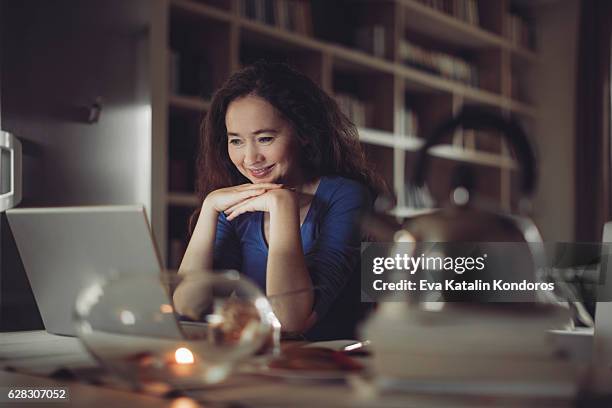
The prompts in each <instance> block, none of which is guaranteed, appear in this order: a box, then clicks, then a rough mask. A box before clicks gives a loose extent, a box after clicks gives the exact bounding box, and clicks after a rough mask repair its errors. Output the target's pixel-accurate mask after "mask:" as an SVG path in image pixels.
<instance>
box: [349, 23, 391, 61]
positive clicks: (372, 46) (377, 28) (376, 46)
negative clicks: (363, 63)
mask: <svg viewBox="0 0 612 408" xmlns="http://www.w3.org/2000/svg"><path fill="white" fill-rule="evenodd" d="M354 38H355V40H354V41H355V43H354V45H355V47H357V48H358V49H360V50H361V51H365V52H367V53H368V54H372V55H374V56H375V57H379V58H384V57H385V48H386V47H385V27H384V26H383V25H380V24H375V25H369V26H363V27H359V28H357V30H356V31H355V37H354Z"/></svg>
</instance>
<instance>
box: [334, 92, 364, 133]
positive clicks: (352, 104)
mask: <svg viewBox="0 0 612 408" xmlns="http://www.w3.org/2000/svg"><path fill="white" fill-rule="evenodd" d="M336 102H338V105H339V106H340V110H341V111H342V113H344V114H345V115H346V116H347V117H348V118H349V119H350V121H351V122H353V124H355V126H360V127H365V126H366V123H367V119H366V116H367V110H368V106H367V104H366V103H365V102H364V101H362V100H360V99H358V98H356V97H355V96H353V95H349V94H345V93H337V94H336Z"/></svg>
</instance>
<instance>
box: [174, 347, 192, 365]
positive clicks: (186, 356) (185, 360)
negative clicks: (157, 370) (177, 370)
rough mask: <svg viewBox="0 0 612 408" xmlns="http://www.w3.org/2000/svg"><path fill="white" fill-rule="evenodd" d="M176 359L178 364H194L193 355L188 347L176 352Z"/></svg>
mask: <svg viewBox="0 0 612 408" xmlns="http://www.w3.org/2000/svg"><path fill="white" fill-rule="evenodd" d="M174 359H175V360H176V362H177V363H178V364H193V362H194V358H193V353H192V352H191V350H189V349H188V348H186V347H180V348H178V349H176V351H175V352H174Z"/></svg>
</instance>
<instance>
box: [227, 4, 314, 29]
mask: <svg viewBox="0 0 612 408" xmlns="http://www.w3.org/2000/svg"><path fill="white" fill-rule="evenodd" d="M238 14H240V16H242V17H245V18H248V19H251V20H255V21H258V22H260V23H264V24H268V25H272V26H275V27H279V28H282V29H285V30H288V31H294V32H296V33H299V34H303V35H309V36H311V35H312V15H311V14H312V13H311V10H310V2H309V1H306V0H238Z"/></svg>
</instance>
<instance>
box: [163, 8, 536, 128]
mask: <svg viewBox="0 0 612 408" xmlns="http://www.w3.org/2000/svg"><path fill="white" fill-rule="evenodd" d="M402 2H403V3H406V4H408V3H410V4H409V6H418V7H419V8H424V9H427V12H428V13H430V12H433V13H435V14H436V15H437V14H440V16H437V18H444V19H449V20H452V22H453V24H459V25H461V26H467V27H468V28H470V29H473V30H476V31H479V32H480V31H482V32H483V33H485V34H484V35H489V36H493V37H496V36H495V34H492V33H488V32H487V31H485V30H483V29H480V28H477V27H473V26H471V25H470V24H467V23H464V22H462V21H460V20H457V19H456V18H454V17H452V16H448V15H446V14H444V13H441V12H438V11H436V10H433V9H430V8H429V7H426V6H423V5H421V4H419V3H416V2H414V1H411V0H402ZM171 4H172V6H174V7H177V8H180V9H182V10H185V11H191V12H193V13H196V14H199V15H202V16H205V17H208V18H217V19H220V20H222V21H230V22H233V23H235V24H236V25H238V27H240V28H241V29H243V30H247V31H252V32H256V33H258V34H259V35H266V36H269V39H270V40H271V41H272V40H275V41H276V42H279V41H280V42H282V43H284V44H285V47H287V46H292V47H293V48H292V49H293V51H295V50H296V49H295V47H297V48H298V49H300V48H301V49H304V50H310V51H318V52H321V53H323V54H327V55H331V56H332V58H333V59H334V60H335V61H336V63H337V64H339V65H340V66H342V65H349V66H350V65H354V64H357V65H358V66H362V67H363V68H368V69H370V70H373V71H376V72H381V73H389V74H393V75H397V76H399V77H401V78H404V79H405V80H406V81H407V82H408V83H409V84H410V86H412V87H416V88H418V89H420V90H431V91H444V92H450V93H456V94H458V95H461V96H465V97H467V98H469V99H471V100H473V101H474V102H479V103H482V104H486V105H491V106H494V107H498V108H501V109H507V110H510V111H513V112H516V113H520V114H524V115H528V116H535V114H536V113H535V109H534V108H533V107H532V106H529V105H527V104H525V103H522V102H519V101H514V100H511V99H509V98H507V97H504V96H502V95H499V94H495V93H492V92H488V91H484V90H481V89H478V88H474V87H471V86H468V85H465V84H462V83H461V82H458V81H453V80H451V79H446V78H443V77H440V76H438V75H433V74H430V73H427V72H424V71H420V70H418V69H414V68H411V67H407V66H405V65H402V64H395V63H393V62H391V61H387V60H385V59H382V58H378V57H375V56H372V55H370V54H367V53H365V52H363V51H359V50H355V49H351V48H348V47H345V46H342V45H338V44H332V43H328V42H324V41H321V40H318V39H315V38H311V37H307V36H305V35H302V34H297V33H294V32H291V31H287V30H283V29H281V28H278V27H274V26H270V25H266V24H263V23H260V22H257V21H254V20H249V19H246V18H243V17H240V16H237V15H235V14H232V13H229V12H226V11H222V10H219V9H216V8H214V7H211V6H207V5H204V4H200V3H194V2H193V1H190V0H171ZM430 14H431V13H430ZM489 45H497V46H503V47H505V48H508V49H516V47H515V46H514V45H512V44H510V43H509V42H508V41H506V40H505V39H503V38H502V37H499V36H497V40H496V43H494V44H491V43H489Z"/></svg>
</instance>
